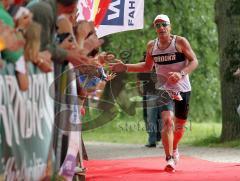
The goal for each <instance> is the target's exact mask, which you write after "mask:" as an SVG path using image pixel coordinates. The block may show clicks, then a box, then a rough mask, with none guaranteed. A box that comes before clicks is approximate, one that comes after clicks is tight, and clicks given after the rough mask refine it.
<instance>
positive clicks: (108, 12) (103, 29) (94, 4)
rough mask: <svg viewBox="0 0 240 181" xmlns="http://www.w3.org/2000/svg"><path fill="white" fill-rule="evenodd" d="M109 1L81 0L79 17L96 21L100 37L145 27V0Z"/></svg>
mask: <svg viewBox="0 0 240 181" xmlns="http://www.w3.org/2000/svg"><path fill="white" fill-rule="evenodd" d="M103 1H105V4H104V3H103ZM108 1H109V3H106V0H79V5H78V10H79V18H78V19H85V20H88V21H94V22H95V25H96V28H97V34H98V37H99V38H100V37H103V36H106V35H109V34H113V33H117V32H122V31H129V30H136V29H142V28H143V22H144V0H108ZM106 5H107V6H108V8H106ZM99 12H100V13H99ZM101 16H102V17H101ZM96 22H97V23H96Z"/></svg>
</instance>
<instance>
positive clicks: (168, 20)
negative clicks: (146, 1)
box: [153, 14, 170, 24]
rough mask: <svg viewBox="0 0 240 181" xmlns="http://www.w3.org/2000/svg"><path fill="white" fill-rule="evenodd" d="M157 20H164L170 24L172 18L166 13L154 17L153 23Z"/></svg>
mask: <svg viewBox="0 0 240 181" xmlns="http://www.w3.org/2000/svg"><path fill="white" fill-rule="evenodd" d="M157 20H162V21H165V22H168V23H169V24H170V19H169V17H168V16H167V15H165V14H159V15H157V16H156V18H155V19H154V21H153V23H155V22H156V21H157Z"/></svg>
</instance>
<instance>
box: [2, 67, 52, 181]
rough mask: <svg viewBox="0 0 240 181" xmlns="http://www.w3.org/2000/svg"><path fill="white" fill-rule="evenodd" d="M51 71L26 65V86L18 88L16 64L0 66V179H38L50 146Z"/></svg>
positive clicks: (43, 168) (44, 167) (45, 163)
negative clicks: (24, 88)
mask: <svg viewBox="0 0 240 181" xmlns="http://www.w3.org/2000/svg"><path fill="white" fill-rule="evenodd" d="M51 83H53V73H48V74H44V73H41V72H40V71H39V70H37V69H36V67H34V66H33V65H29V89H28V91H25V92H22V91H21V90H19V87H18V82H17V78H16V76H15V67H14V65H13V64H8V65H6V66H5V67H4V69H1V70H0V144H1V148H0V158H1V161H0V175H1V176H0V180H38V179H39V178H40V177H42V176H43V175H44V172H45V169H46V166H47V160H48V155H49V150H50V148H51V146H50V144H51V136H52V126H53V120H54V119H53V118H54V110H53V100H52V98H50V96H49V90H48V89H49V87H50V84H51Z"/></svg>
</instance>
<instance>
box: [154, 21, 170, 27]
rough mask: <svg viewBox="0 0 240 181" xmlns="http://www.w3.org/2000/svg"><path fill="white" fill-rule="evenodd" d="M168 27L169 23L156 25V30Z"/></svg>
mask: <svg viewBox="0 0 240 181" xmlns="http://www.w3.org/2000/svg"><path fill="white" fill-rule="evenodd" d="M168 25H169V23H168V22H162V23H156V24H155V28H157V29H159V28H161V27H164V28H166V27H167V26H168Z"/></svg>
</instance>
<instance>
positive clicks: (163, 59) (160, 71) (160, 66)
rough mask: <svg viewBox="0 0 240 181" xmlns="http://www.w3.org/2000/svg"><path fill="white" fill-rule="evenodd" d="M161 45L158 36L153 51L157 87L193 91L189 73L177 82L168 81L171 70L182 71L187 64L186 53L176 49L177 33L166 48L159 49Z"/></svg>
mask: <svg viewBox="0 0 240 181" xmlns="http://www.w3.org/2000/svg"><path fill="white" fill-rule="evenodd" d="M159 46H160V41H159V40H158V38H157V39H155V42H154V47H153V51H152V57H153V59H154V63H155V69H156V74H157V83H156V88H157V89H163V90H173V91H180V92H189V91H191V84H190V81H189V76H188V75H185V76H183V77H182V79H181V80H180V81H179V82H178V83H176V84H170V83H168V82H167V80H168V77H169V75H168V73H169V72H181V70H182V69H183V68H184V67H185V65H186V64H187V59H186V57H185V55H184V54H183V53H181V52H178V51H177V49H176V35H174V36H173V39H172V41H171V43H170V45H169V46H168V47H167V48H166V49H164V50H161V49H159Z"/></svg>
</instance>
